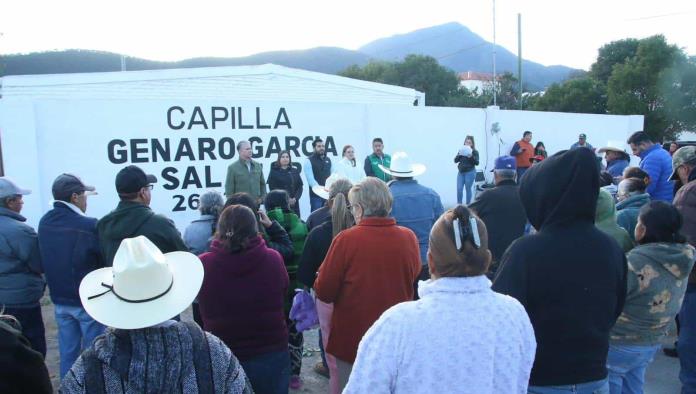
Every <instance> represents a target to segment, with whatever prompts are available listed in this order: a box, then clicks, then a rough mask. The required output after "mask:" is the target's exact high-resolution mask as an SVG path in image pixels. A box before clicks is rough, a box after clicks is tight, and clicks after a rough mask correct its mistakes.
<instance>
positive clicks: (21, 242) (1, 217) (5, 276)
mask: <svg viewBox="0 0 696 394" xmlns="http://www.w3.org/2000/svg"><path fill="white" fill-rule="evenodd" d="M26 221H27V219H26V218H25V217H24V216H22V215H20V214H19V213H16V212H14V211H11V210H9V209H7V208H1V207H0V308H2V306H8V307H13V308H31V307H35V306H38V305H39V300H40V299H41V296H42V295H43V293H44V288H45V287H46V283H45V282H44V280H43V278H42V277H41V272H42V271H43V269H42V266H41V253H40V251H39V239H38V236H37V235H36V232H35V231H34V229H33V228H31V226H29V225H27V224H26V223H24V222H26Z"/></svg>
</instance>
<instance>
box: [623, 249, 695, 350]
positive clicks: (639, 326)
mask: <svg viewBox="0 0 696 394" xmlns="http://www.w3.org/2000/svg"><path fill="white" fill-rule="evenodd" d="M694 252H695V250H694V248H693V247H692V246H691V245H689V244H686V243H684V244H676V243H649V244H645V245H639V246H637V247H636V248H635V249H633V250H631V251H630V252H629V253H628V285H627V290H626V305H625V306H624V309H623V312H622V313H621V316H619V319H618V320H617V321H616V325H614V328H613V329H612V331H611V336H610V341H611V343H615V344H624V345H644V346H648V345H656V344H658V343H660V340H661V339H662V338H664V336H665V335H666V334H667V329H668V327H669V325H670V323H671V322H672V320H674V316H676V314H677V312H679V309H681V304H682V300H683V299H684V292H686V285H687V282H688V280H687V279H688V277H689V273H690V272H691V268H692V267H693V265H694Z"/></svg>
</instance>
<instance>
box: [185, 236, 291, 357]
mask: <svg viewBox="0 0 696 394" xmlns="http://www.w3.org/2000/svg"><path fill="white" fill-rule="evenodd" d="M200 259H201V261H202V262H203V269H204V272H205V275H204V277H203V286H202V287H201V290H200V292H199V293H198V302H199V304H200V309H201V317H202V318H203V326H204V328H205V330H206V331H209V332H211V333H212V334H214V335H215V336H217V337H219V338H220V339H222V341H223V342H224V343H225V344H226V345H227V346H228V347H229V348H230V349H232V352H233V353H234V354H235V355H236V356H237V358H239V359H240V360H242V361H245V360H248V359H250V358H252V357H254V356H257V355H261V354H264V353H270V352H277V351H282V350H287V348H288V329H287V327H286V325H285V313H284V310H283V307H284V301H285V295H286V293H287V288H288V273H287V271H286V270H285V264H283V258H282V257H280V254H278V252H276V251H275V250H273V249H270V248H268V247H267V246H266V243H265V242H264V240H263V238H262V237H261V236H258V237H256V238H255V239H253V240H252V241H251V243H250V244H249V246H248V248H247V249H246V250H244V251H242V252H239V253H230V252H229V251H227V250H226V249H225V248H224V247H223V246H222V245H221V244H220V242H218V241H217V240H214V241H213V243H212V245H211V246H210V252H208V253H203V254H202V255H201V256H200Z"/></svg>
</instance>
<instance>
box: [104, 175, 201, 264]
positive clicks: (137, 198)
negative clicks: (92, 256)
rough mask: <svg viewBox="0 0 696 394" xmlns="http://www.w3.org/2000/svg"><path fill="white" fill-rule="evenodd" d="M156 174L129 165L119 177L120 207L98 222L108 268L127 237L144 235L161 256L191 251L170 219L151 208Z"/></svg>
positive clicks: (117, 182) (117, 176)
mask: <svg viewBox="0 0 696 394" xmlns="http://www.w3.org/2000/svg"><path fill="white" fill-rule="evenodd" d="M156 182H157V178H155V176H154V175H148V174H145V172H144V171H143V170H142V169H140V168H139V167H137V166H128V167H126V168H124V169H122V170H121V171H119V172H118V174H117V175H116V192H118V196H119V198H120V199H121V202H119V203H118V206H117V207H116V209H114V210H113V211H111V212H109V214H107V215H106V216H104V217H103V218H101V219H100V220H99V222H98V223H97V231H98V233H99V245H100V246H101V250H102V254H103V256H104V260H105V261H106V265H108V266H111V265H112V263H113V261H114V256H115V255H116V250H118V247H119V246H120V245H121V241H123V240H124V239H125V238H134V237H137V236H138V235H144V236H145V237H147V238H148V239H149V240H150V241H152V243H154V244H155V245H156V246H157V248H159V249H160V250H161V251H162V253H169V252H176V251H181V252H188V248H187V247H186V244H184V240H183V239H181V233H179V230H177V229H176V227H175V226H174V222H172V221H171V220H170V219H169V218H167V217H165V216H164V215H158V214H155V213H154V212H152V210H151V209H150V201H151V199H152V194H151V193H152V188H153V186H154V185H153V184H154V183H156Z"/></svg>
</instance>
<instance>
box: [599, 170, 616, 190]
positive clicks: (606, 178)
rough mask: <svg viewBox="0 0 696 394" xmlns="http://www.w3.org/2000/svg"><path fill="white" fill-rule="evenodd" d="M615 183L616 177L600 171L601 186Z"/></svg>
mask: <svg viewBox="0 0 696 394" xmlns="http://www.w3.org/2000/svg"><path fill="white" fill-rule="evenodd" d="M613 183H614V177H613V176H612V175H611V174H610V173H608V172H606V171H602V172H600V173H599V187H604V186H609V185H611V184H613Z"/></svg>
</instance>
